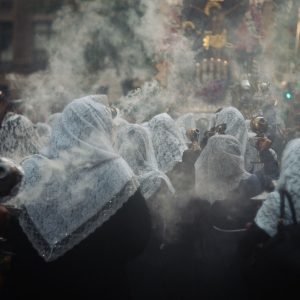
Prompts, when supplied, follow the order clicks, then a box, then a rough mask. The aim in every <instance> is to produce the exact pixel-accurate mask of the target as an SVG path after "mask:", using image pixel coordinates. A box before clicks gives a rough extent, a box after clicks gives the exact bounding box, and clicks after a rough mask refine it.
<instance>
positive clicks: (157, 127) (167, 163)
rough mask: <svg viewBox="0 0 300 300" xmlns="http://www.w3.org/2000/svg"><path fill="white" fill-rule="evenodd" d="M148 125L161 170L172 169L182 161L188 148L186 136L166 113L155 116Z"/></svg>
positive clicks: (167, 170)
mask: <svg viewBox="0 0 300 300" xmlns="http://www.w3.org/2000/svg"><path fill="white" fill-rule="evenodd" d="M146 126H148V127H149V129H150V132H151V135H152V143H153V147H154V153H155V157H156V160H157V163H158V168H159V170H161V171H163V172H164V173H166V172H169V171H171V170H172V169H173V167H174V166H175V165H176V163H177V162H181V161H182V154H183V152H184V151H185V150H186V149H187V146H186V144H185V141H184V137H183V136H182V134H181V133H180V130H179V128H178V127H177V126H176V123H175V121H174V120H173V119H172V118H171V117H170V116H169V115H168V114H166V113H163V114H159V115H157V116H155V117H153V118H152V119H151V120H150V121H149V122H148V123H147V125H146Z"/></svg>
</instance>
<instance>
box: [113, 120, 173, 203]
mask: <svg viewBox="0 0 300 300" xmlns="http://www.w3.org/2000/svg"><path fill="white" fill-rule="evenodd" d="M115 145H116V149H117V150H118V152H119V153H120V154H121V156H122V157H123V158H124V159H125V160H126V162H127V163H128V164H129V166H130V167H131V168H132V170H133V171H134V173H135V174H136V175H137V176H138V179H139V181H140V188H141V192H142V194H143V196H144V197H145V199H149V198H150V197H151V196H152V195H153V194H154V193H155V192H156V191H157V190H158V189H159V187H160V185H161V182H162V180H164V181H165V183H166V184H167V186H168V187H169V189H170V191H171V192H172V193H174V192H175V190H174V188H173V186H172V184H171V182H170V180H169V178H168V177H167V176H166V175H165V174H164V173H163V172H161V171H159V170H158V166H157V161H156V158H155V155H154V149H153V145H152V141H151V137H150V134H149V133H148V130H147V129H146V128H144V127H142V126H140V125H137V124H128V125H125V126H123V127H121V128H120V129H119V130H118V132H117V137H116V144H115Z"/></svg>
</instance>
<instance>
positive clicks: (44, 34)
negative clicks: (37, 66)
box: [33, 21, 52, 62]
mask: <svg viewBox="0 0 300 300" xmlns="http://www.w3.org/2000/svg"><path fill="white" fill-rule="evenodd" d="M51 33H52V26H51V22H49V21H39V22H35V23H34V25H33V41H34V57H35V60H36V61H38V62H44V61H46V60H47V47H48V45H49V40H50V38H51Z"/></svg>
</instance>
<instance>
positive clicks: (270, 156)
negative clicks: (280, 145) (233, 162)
mask: <svg viewBox="0 0 300 300" xmlns="http://www.w3.org/2000/svg"><path fill="white" fill-rule="evenodd" d="M250 130H251V131H249V133H248V134H249V140H248V144H247V149H246V154H245V166H246V170H247V171H248V172H250V173H255V172H262V173H263V174H264V175H267V176H270V177H272V179H277V178H278V176H279V166H278V161H277V155H276V153H275V151H274V150H273V149H272V148H271V145H272V141H271V140H270V139H269V138H268V137H267V136H266V132H267V130H268V123H267V122H266V120H265V119H264V118H263V117H260V116H257V117H254V118H252V120H251V121H250Z"/></svg>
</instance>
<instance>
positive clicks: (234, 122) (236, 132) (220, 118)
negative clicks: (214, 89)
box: [211, 107, 248, 155]
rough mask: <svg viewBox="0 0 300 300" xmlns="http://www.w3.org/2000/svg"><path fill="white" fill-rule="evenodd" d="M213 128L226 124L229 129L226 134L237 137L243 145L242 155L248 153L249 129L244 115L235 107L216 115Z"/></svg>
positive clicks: (227, 108)
mask: <svg viewBox="0 0 300 300" xmlns="http://www.w3.org/2000/svg"><path fill="white" fill-rule="evenodd" d="M212 122H213V124H211V125H213V126H218V125H220V124H222V123H225V124H226V126H227V128H226V131H225V133H226V134H228V135H231V136H233V137H235V138H236V139H237V140H238V141H239V142H240V143H241V147H242V148H241V149H242V155H244V154H245V152H246V145H247V139H248V134H247V127H246V122H245V119H244V117H243V115H242V114H241V113H240V111H239V110H237V109H236V108H234V107H226V108H223V109H222V110H221V111H220V112H218V113H216V117H215V119H214V120H212ZM213 126H211V127H213Z"/></svg>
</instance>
